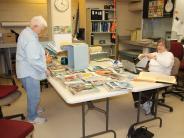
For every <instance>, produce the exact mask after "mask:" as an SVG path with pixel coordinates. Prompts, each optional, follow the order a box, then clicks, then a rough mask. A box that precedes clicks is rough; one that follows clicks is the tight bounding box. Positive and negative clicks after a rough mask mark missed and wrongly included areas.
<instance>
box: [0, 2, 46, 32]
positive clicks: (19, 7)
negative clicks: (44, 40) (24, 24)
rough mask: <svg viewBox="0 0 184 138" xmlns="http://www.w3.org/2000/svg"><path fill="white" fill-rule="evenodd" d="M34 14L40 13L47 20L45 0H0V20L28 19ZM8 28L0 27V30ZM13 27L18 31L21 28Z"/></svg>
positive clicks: (3, 30) (4, 30)
mask: <svg viewBox="0 0 184 138" xmlns="http://www.w3.org/2000/svg"><path fill="white" fill-rule="evenodd" d="M35 15H42V16H44V17H45V19H46V20H47V0H0V22H1V21H29V20H30V19H31V17H33V16H35ZM11 28H12V27H11ZM9 29H10V28H0V32H7V31H8V30H9ZM13 29H15V30H17V31H18V32H20V30H22V29H23V28H16V27H15V28H13Z"/></svg>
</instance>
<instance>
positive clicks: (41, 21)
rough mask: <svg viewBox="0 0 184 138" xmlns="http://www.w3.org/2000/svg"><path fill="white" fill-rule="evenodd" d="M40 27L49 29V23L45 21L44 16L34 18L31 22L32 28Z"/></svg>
mask: <svg viewBox="0 0 184 138" xmlns="http://www.w3.org/2000/svg"><path fill="white" fill-rule="evenodd" d="M35 25H38V26H40V27H43V28H45V27H47V22H46V21H45V19H44V18H43V17H42V16H34V17H32V19H31V21H30V26H31V27H32V26H35Z"/></svg>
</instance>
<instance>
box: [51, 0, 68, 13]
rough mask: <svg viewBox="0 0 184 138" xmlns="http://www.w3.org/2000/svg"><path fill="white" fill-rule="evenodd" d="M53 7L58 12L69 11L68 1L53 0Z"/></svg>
mask: <svg viewBox="0 0 184 138" xmlns="http://www.w3.org/2000/svg"><path fill="white" fill-rule="evenodd" d="M54 6H55V8H56V9H57V10H58V11H59V12H65V11H67V10H68V9H69V1H68V0H55V1H54Z"/></svg>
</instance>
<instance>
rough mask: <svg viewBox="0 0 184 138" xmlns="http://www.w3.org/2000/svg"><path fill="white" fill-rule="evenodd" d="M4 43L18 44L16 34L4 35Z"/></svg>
mask: <svg viewBox="0 0 184 138" xmlns="http://www.w3.org/2000/svg"><path fill="white" fill-rule="evenodd" d="M3 42H4V43H10V42H16V36H15V34H13V33H4V34H3Z"/></svg>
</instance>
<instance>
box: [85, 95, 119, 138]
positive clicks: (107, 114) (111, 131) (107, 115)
mask: <svg viewBox="0 0 184 138" xmlns="http://www.w3.org/2000/svg"><path fill="white" fill-rule="evenodd" d="M91 107H94V108H92V109H90V108H89V109H88V110H93V109H94V110H96V111H99V112H101V113H105V117H106V130H105V131H102V132H98V133H95V134H91V135H87V136H86V134H85V127H86V126H85V115H86V113H85V103H82V138H91V137H95V136H99V135H103V134H106V133H113V135H114V138H116V132H115V131H114V130H109V128H108V127H109V98H106V111H104V112H102V111H103V110H102V109H101V110H99V109H100V108H97V107H95V106H94V105H92V106H91Z"/></svg>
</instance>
